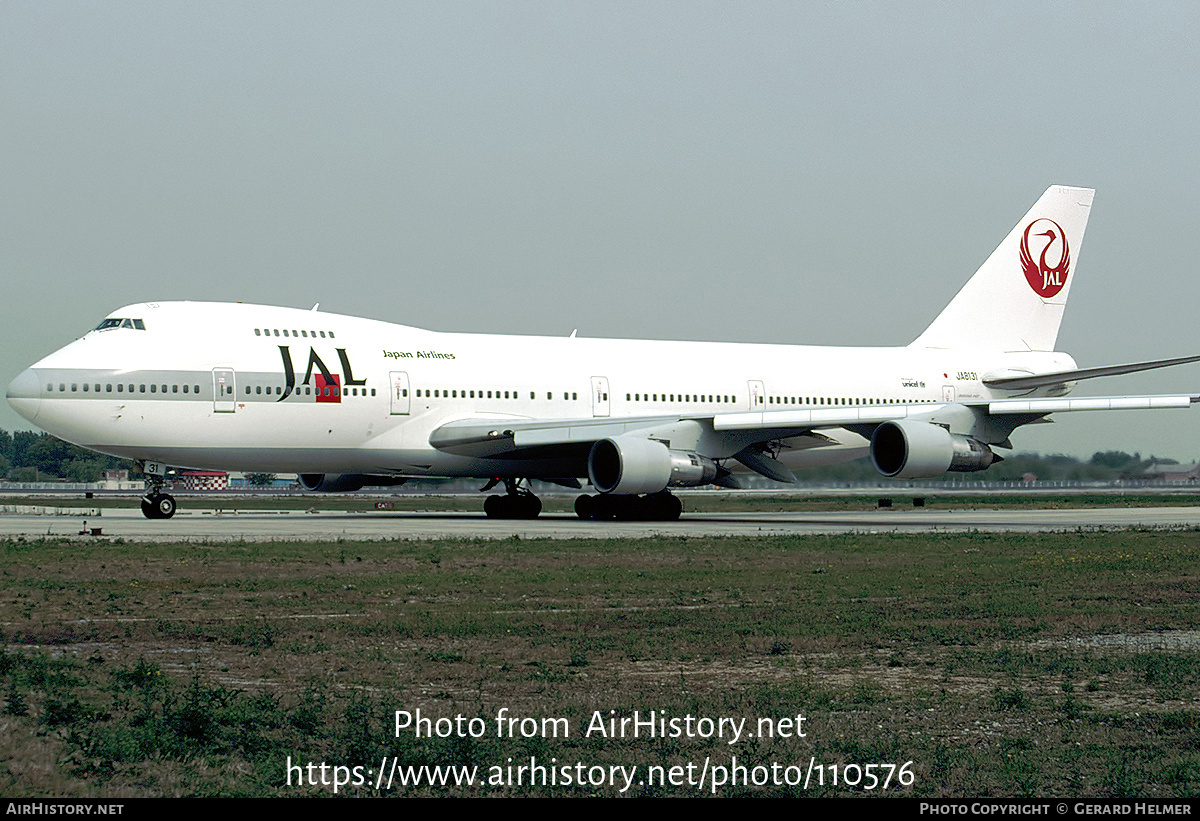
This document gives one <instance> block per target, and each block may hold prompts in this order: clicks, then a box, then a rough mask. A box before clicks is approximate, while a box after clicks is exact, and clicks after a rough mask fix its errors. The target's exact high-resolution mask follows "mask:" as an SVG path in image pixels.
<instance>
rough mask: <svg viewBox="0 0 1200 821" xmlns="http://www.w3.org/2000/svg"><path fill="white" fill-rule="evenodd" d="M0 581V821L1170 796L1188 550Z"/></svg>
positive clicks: (385, 558)
mask: <svg viewBox="0 0 1200 821" xmlns="http://www.w3.org/2000/svg"><path fill="white" fill-rule="evenodd" d="M0 551H2V552H3V559H4V562H3V584H2V585H0V622H2V623H3V628H2V629H3V631H4V635H5V644H6V645H7V649H6V651H5V652H4V655H3V656H0V696H2V697H3V703H4V709H3V714H2V715H0V760H2V761H3V764H0V792H2V793H3V794H5V795H8V796H49V795H85V796H107V797H122V796H142V795H255V796H258V795H262V796H271V795H280V796H292V795H308V794H333V792H334V788H333V785H332V784H326V785H324V786H321V785H317V786H312V785H310V784H306V785H304V786H301V785H299V784H298V783H297V782H298V781H300V780H301V778H304V779H305V780H308V779H309V778H310V777H311V778H312V779H315V780H318V781H319V780H320V775H321V771H320V769H319V767H316V768H315V769H313V768H308V769H304V770H303V774H302V775H301V771H300V770H296V769H293V770H292V771H291V773H292V784H291V785H290V786H289V785H288V783H287V781H288V769H287V764H288V760H289V757H290V760H291V763H292V764H293V765H296V764H298V763H299V764H301V765H307V764H308V763H310V762H311V763H313V764H314V765H319V764H321V763H322V762H323V763H325V764H327V765H329V767H328V768H327V770H326V771H325V775H326V777H327V779H329V780H332V779H333V778H334V776H335V775H337V777H338V778H341V777H343V776H344V777H345V778H346V779H348V780H351V782H352V783H349V784H344V785H339V787H338V794H345V795H368V794H374V793H376V792H385V793H389V794H401V795H414V794H416V795H429V794H448V795H529V794H535V795H590V794H599V795H615V794H618V793H620V792H621V791H622V788H623V787H625V786H626V784H627V783H628V785H629V786H628V788H627V791H626V794H632V795H695V794H714V793H715V794H717V795H792V794H809V795H842V794H861V793H863V792H870V793H872V794H876V795H885V794H886V795H909V796H913V795H915V796H942V797H947V796H966V795H972V796H1000V795H1009V796H1011V795H1030V796H1084V795H1088V796H1154V797H1176V796H1194V795H1196V794H1197V793H1198V792H1200V711H1198V709H1197V707H1198V705H1200V701H1198V699H1200V610H1198V608H1197V602H1196V591H1197V581H1198V579H1197V576H1198V571H1197V568H1198V567H1200V561H1198V560H1200V533H1197V532H1161V531H1156V532H1151V531H1129V532H1119V533H1091V532H1087V533H1062V534H1049V535H1043V536H1023V535H991V534H968V535H923V536H900V535H846V536H818V537H804V538H801V537H785V538H784V537H781V538H765V539H759V540H746V539H722V538H704V539H670V538H656V539H640V540H613V541H586V540H569V541H555V540H517V539H512V540H504V541H482V540H479V541H437V542H403V541H400V542H397V541H390V542H373V543H362V542H355V543H278V542H277V543H256V544H236V543H233V544H230V543H221V544H197V543H187V544H146V543H138V544H133V543H124V544H123V543H120V542H119V541H112V542H105V541H99V540H94V539H93V540H88V541H23V540H17V541H8V542H0ZM417 710H420V713H421V716H422V717H423V718H426V719H439V718H441V719H448V720H451V721H444V722H442V723H436V722H433V721H431V722H430V723H429V725H428V727H427V730H428V731H429V732H430V733H431V734H433V735H434V736H435V737H432V738H418V737H417V736H416V733H414V732H413V729H412V727H411V725H409V726H406V727H405V729H403V730H401V731H400V732H399V733H397V732H396V728H395V725H396V711H402V712H403V713H406V714H408V715H409V716H410V717H415V715H416V711H417ZM652 710H653V711H655V717H656V718H658V719H662V718H663V717H666V718H667V719H668V720H670V719H676V720H677V723H676V724H674V725H671V724H668V725H667V727H666V728H665V729H667V730H668V731H669V732H668V734H667V737H665V738H664V737H658V736H656V737H647V735H646V731H645V729H643V730H642V732H641V734H640V736H639V737H637V738H632V737H629V736H628V735H627V736H626V737H612V736H606V735H601V734H600V733H599V732H597V731H596V724H595V721H596V720H597V718H599V719H604V720H608V719H618V720H619V719H621V718H630V717H632V716H633V714H634V712H635V711H637V712H638V714H639V717H640V718H642V719H643V720H644V719H645V718H646V717H647V713H649V711H652ZM610 711H611V712H610ZM689 716H690V717H691V721H688V717H689ZM797 716H803V717H804V721H803V722H797V721H796V717H797ZM456 717H461V721H460V722H459V724H458V726H455V725H454V724H453V721H452V720H453V719H455V718H456ZM498 717H514V718H517V719H530V720H529V721H525V722H523V723H522V722H521V721H517V722H516V723H510V724H508V725H507V726H506V725H505V724H504V722H503V721H501V722H500V723H499V724H498V723H497V718H498ZM471 719H476V720H477V721H476V722H475V723H473V724H471V723H470V720H471ZM700 719H706V720H711V721H712V724H711V726H710V725H709V724H707V723H705V722H704V721H701V720H700ZM721 719H726V721H725V722H721V721H720V720H721ZM743 719H744V720H745V723H744V724H742V725H740V726H741V735H740V736H738V737H737V738H736V740H734V739H731V737H730V733H732V732H733V731H734V729H735V728H736V727H737V726H738V725H737V722H738V721H741V720H743ZM760 719H761V720H765V721H762V722H760ZM730 720H732V721H733V724H730V723H729V721H730ZM589 726H591V728H592V730H593V731H592V732H591V733H590V734H588V733H587V730H588V728H589ZM609 726H611V725H608V724H606V725H605V727H606V729H607V728H608V727H609ZM616 726H617V727H618V728H619V726H620V725H619V723H618V724H617V725H616ZM644 726H645V725H643V728H644ZM480 728H482V731H481V732H480V733H479V734H478V736H477V737H473V736H472V732H474V731H475V730H479V729H480ZM673 729H677V730H678V731H679V732H678V733H676V734H674V735H672V733H671V732H670V731H671V730H673ZM446 730H449V732H448V733H443V734H444V735H445V737H438V732H439V731H446ZM564 730H565V731H566V732H565V733H564V732H563V731H564ZM718 730H720V731H721V732H722V733H723V735H722V736H721V737H716V736H715V734H716V732H717V731H718ZM768 730H773V731H774V737H768V735H767V731H768ZM800 730H803V731H804V736H803V737H800V736H799V731H800ZM702 736H712V737H702ZM731 741H732V743H731ZM531 759H533V760H534V761H536V762H537V764H539V765H544V766H545V767H547V768H548V769H547V770H544V771H540V772H543V773H546V774H545V775H544V776H543V778H545V779H546V780H549V779H550V777H551V776H550V773H553V778H554V779H555V783H548V784H547V783H535V784H533V785H530V784H529V775H530V773H529V772H528V771H526V772H525V773H522V772H520V771H519V770H518V769H516V768H519V767H520V766H522V765H528V764H529V763H530V760H531ZM735 759H736V762H735ZM397 764H398V765H400V766H408V765H414V766H421V765H431V766H433V765H437V766H460V767H477V768H478V770H477V773H478V775H479V777H480V778H481V779H483V780H484V782H485V783H483V784H478V783H477V784H475V785H472V786H465V785H457V786H431V785H429V784H427V783H423V784H420V785H417V786H407V787H403V788H402V787H400V786H399V785H398V784H396V783H395V781H393V785H392V788H391V789H390V790H387V789H383V790H377V789H376V788H375V779H376V777H377V772H378V770H380V769H381V768H382V769H385V770H388V771H389V772H391V773H392V774H393V775H394V774H395V773H394V772H393V771H392V770H391V769H390V768H394V767H396V766H397ZM334 765H338V766H342V767H346V768H351V767H355V766H359V767H361V768H362V769H361V770H360V771H359V772H358V773H357V775H358V776H360V778H359V780H360V781H361V782H362V783H361V784H354V783H353V779H354V777H355V775H356V774H355V773H354V771H352V770H349V769H347V770H344V771H335V770H333V769H332V767H333V766H334ZM867 765H872V766H871V767H868V766H867ZM739 766H740V767H741V769H740V770H739V769H738V767H739ZM634 767H636V768H637V769H636V770H632V769H631V768H634ZM653 768H658V769H653ZM672 768H675V769H672ZM722 768H724V770H722ZM538 772H539V771H537V770H536V768H535V770H534V775H535V776H536V775H537V773H538ZM722 772H723V773H724V774H723V775H722ZM489 778H491V780H493V781H494V782H495V783H486V782H487V781H488V780H489ZM627 778H628V779H629V780H628V782H627V781H626V779H627ZM701 778H704V783H703V784H702V785H701V784H698V783H697V782H698V781H700V779H701ZM722 778H724V779H725V781H724V783H718V785H717V786H716V787H714V786H713V782H714V780H715V781H718V782H720V780H721V779H722ZM805 778H807V779H808V783H807V787H806V786H805V785H804V783H803V780H804V779H805ZM885 778H886V779H887V784H886V789H885V784H884V780H885ZM518 779H520V782H521V783H519V784H517V783H514V782H515V781H517V780H518ZM872 779H874V783H872ZM568 780H569V781H570V782H571V783H564V781H568ZM579 780H582V781H583V782H584V783H582V784H579V783H575V782H577V781H579ZM797 781H799V782H800V783H796V782H797ZM820 781H823V782H824V783H823V785H822V784H821V783H820ZM835 782H836V783H835ZM868 787H870V789H868Z"/></svg>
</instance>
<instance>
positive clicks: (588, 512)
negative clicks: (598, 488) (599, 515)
mask: <svg viewBox="0 0 1200 821" xmlns="http://www.w3.org/2000/svg"><path fill="white" fill-rule="evenodd" d="M595 509H596V505H595V502H594V500H593V499H592V497H591V496H589V495H588V494H586V493H585V494H584V495H582V496H576V497H575V515H576V516H578V517H579V518H580V519H591V518H592V517H593V516H594V515H595Z"/></svg>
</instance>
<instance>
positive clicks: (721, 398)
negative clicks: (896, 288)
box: [9, 302, 1075, 477]
mask: <svg viewBox="0 0 1200 821" xmlns="http://www.w3.org/2000/svg"><path fill="white" fill-rule="evenodd" d="M123 320H129V322H124V321H123ZM135 320H136V322H135ZM109 324H111V325H113V327H108V328H102V329H97V330H94V331H91V332H89V333H88V334H86V335H85V336H83V337H82V338H81V339H79V340H77V341H75V342H73V343H71V344H70V345H68V346H66V347H65V348H62V349H61V350H59V351H56V352H55V353H53V354H50V355H49V356H47V357H45V358H44V359H42V360H41V361H39V362H38V363H36V364H35V365H33V366H32V367H31V368H30V369H29V370H28V371H26V372H25V373H23V374H22V375H21V376H20V377H18V379H17V380H15V381H14V382H13V384H12V385H11V386H10V388H9V400H10V402H11V403H12V404H13V406H14V407H15V408H16V409H17V411H18V412H20V413H21V414H22V415H24V416H25V417H26V418H27V419H29V420H30V421H31V422H33V423H35V424H37V425H38V426H39V427H41V428H43V429H45V430H47V431H49V432H51V433H53V434H55V435H56V436H59V437H61V438H63V439H66V440H68V441H70V442H74V443H76V444H79V445H82V446H83V447H86V448H90V449H92V450H96V451H100V452H103V453H108V454H112V455H115V456H121V457H128V458H131V459H138V460H150V461H157V462H162V463H165V464H168V465H172V466H176V467H190V468H212V469H225V470H245V471H264V472H297V473H369V474H392V475H403V476H501V475H520V476H531V477H537V476H550V477H556V476H566V475H571V474H570V473H563V472H562V471H563V470H567V469H570V470H571V472H572V473H574V474H575V475H579V471H578V469H577V467H574V463H572V464H568V463H566V462H563V461H562V460H559V459H553V460H546V461H539V460H537V459H532V460H529V459H527V460H524V461H522V462H520V463H519V464H514V463H513V462H512V461H499V460H488V459H479V458H470V457H467V456H462V455H454V454H450V453H445V452H442V451H439V450H437V449H435V448H433V447H431V445H430V441H429V437H430V434H431V432H433V431H434V430H435V429H437V428H438V427H440V426H442V425H445V424H446V423H448V422H453V421H457V420H465V419H472V418H478V419H487V420H497V419H500V420H502V419H513V420H525V419H538V420H561V419H592V418H596V417H610V418H613V419H614V420H616V419H622V418H632V417H661V416H669V415H676V414H677V415H679V416H681V417H689V416H699V415H708V416H712V415H714V414H723V413H736V412H743V411H762V412H769V411H785V410H792V409H806V408H821V407H846V406H854V405H881V404H893V403H895V404H904V405H913V404H918V403H931V404H932V403H944V402H956V401H965V400H985V399H992V398H1003V397H1009V396H1013V395H1014V392H1012V391H993V390H990V389H988V388H986V387H985V386H984V385H983V383H982V377H983V376H984V375H985V374H988V373H994V372H998V371H1002V370H1013V371H1023V372H1030V373H1038V372H1047V371H1058V370H1066V369H1070V368H1074V367H1075V363H1074V362H1073V361H1072V359H1071V358H1070V357H1069V356H1067V355H1066V354H1062V353H1035V352H1018V353H996V352H982V351H971V350H938V349H930V348H915V347H907V348H904V347H897V348H830V347H810V346H793V345H758V344H731V343H709V342H662V341H647V340H622V339H586V338H565V337H564V338H559V337H532V336H500V335H480V334H450V333H437V332H432V331H425V330H420V329H417V328H412V327H407V326H403V325H394V324H390V323H386V322H379V321H375V320H368V319H359V318H354V317H349V316H339V315H335V314H328V313H321V312H317V311H303V310H296V309H290V308H278V307H268V306H259V305H245V304H240V303H237V304H229V303H188V302H174V303H170V302H168V303H142V304H138V305H131V306H128V307H125V308H122V309H120V310H119V311H116V312H114V313H113V314H112V315H111V319H110V320H109ZM122 325H124V327H122ZM1024 393H1031V392H1029V391H1026V392H1024ZM822 434H823V438H824V439H825V440H827V441H824V442H822V443H813V442H809V443H806V444H805V445H803V446H802V447H800V448H797V449H795V450H791V451H789V452H788V453H787V454H786V455H785V456H781V459H782V460H783V461H784V462H785V463H786V464H788V465H789V466H790V467H801V466H804V465H811V464H820V463H826V462H832V461H840V460H844V459H848V458H855V457H857V456H860V455H863V454H864V453H865V452H866V451H865V448H866V444H867V443H866V440H864V439H863V438H862V437H861V436H859V435H858V434H856V433H852V432H851V431H848V430H844V429H840V428H839V429H834V430H823V431H822ZM583 475H584V476H586V473H584V474H583Z"/></svg>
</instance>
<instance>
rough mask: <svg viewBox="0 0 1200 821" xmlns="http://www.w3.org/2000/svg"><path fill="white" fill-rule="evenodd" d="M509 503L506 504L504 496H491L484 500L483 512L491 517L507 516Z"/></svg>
mask: <svg viewBox="0 0 1200 821" xmlns="http://www.w3.org/2000/svg"><path fill="white" fill-rule="evenodd" d="M507 507H508V505H506V504H504V497H503V496H489V497H487V498H486V499H484V500H483V512H484V513H485V514H487V517H488V518H489V519H503V518H505V509H506V508H507Z"/></svg>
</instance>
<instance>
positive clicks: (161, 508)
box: [154, 493, 175, 519]
mask: <svg viewBox="0 0 1200 821" xmlns="http://www.w3.org/2000/svg"><path fill="white" fill-rule="evenodd" d="M154 507H155V508H156V510H157V512H158V518H159V519H170V518H171V517H172V516H174V515H175V497H174V496H172V495H170V494H169V493H163V494H160V495H159V497H158V498H157V499H155V500H154Z"/></svg>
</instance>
